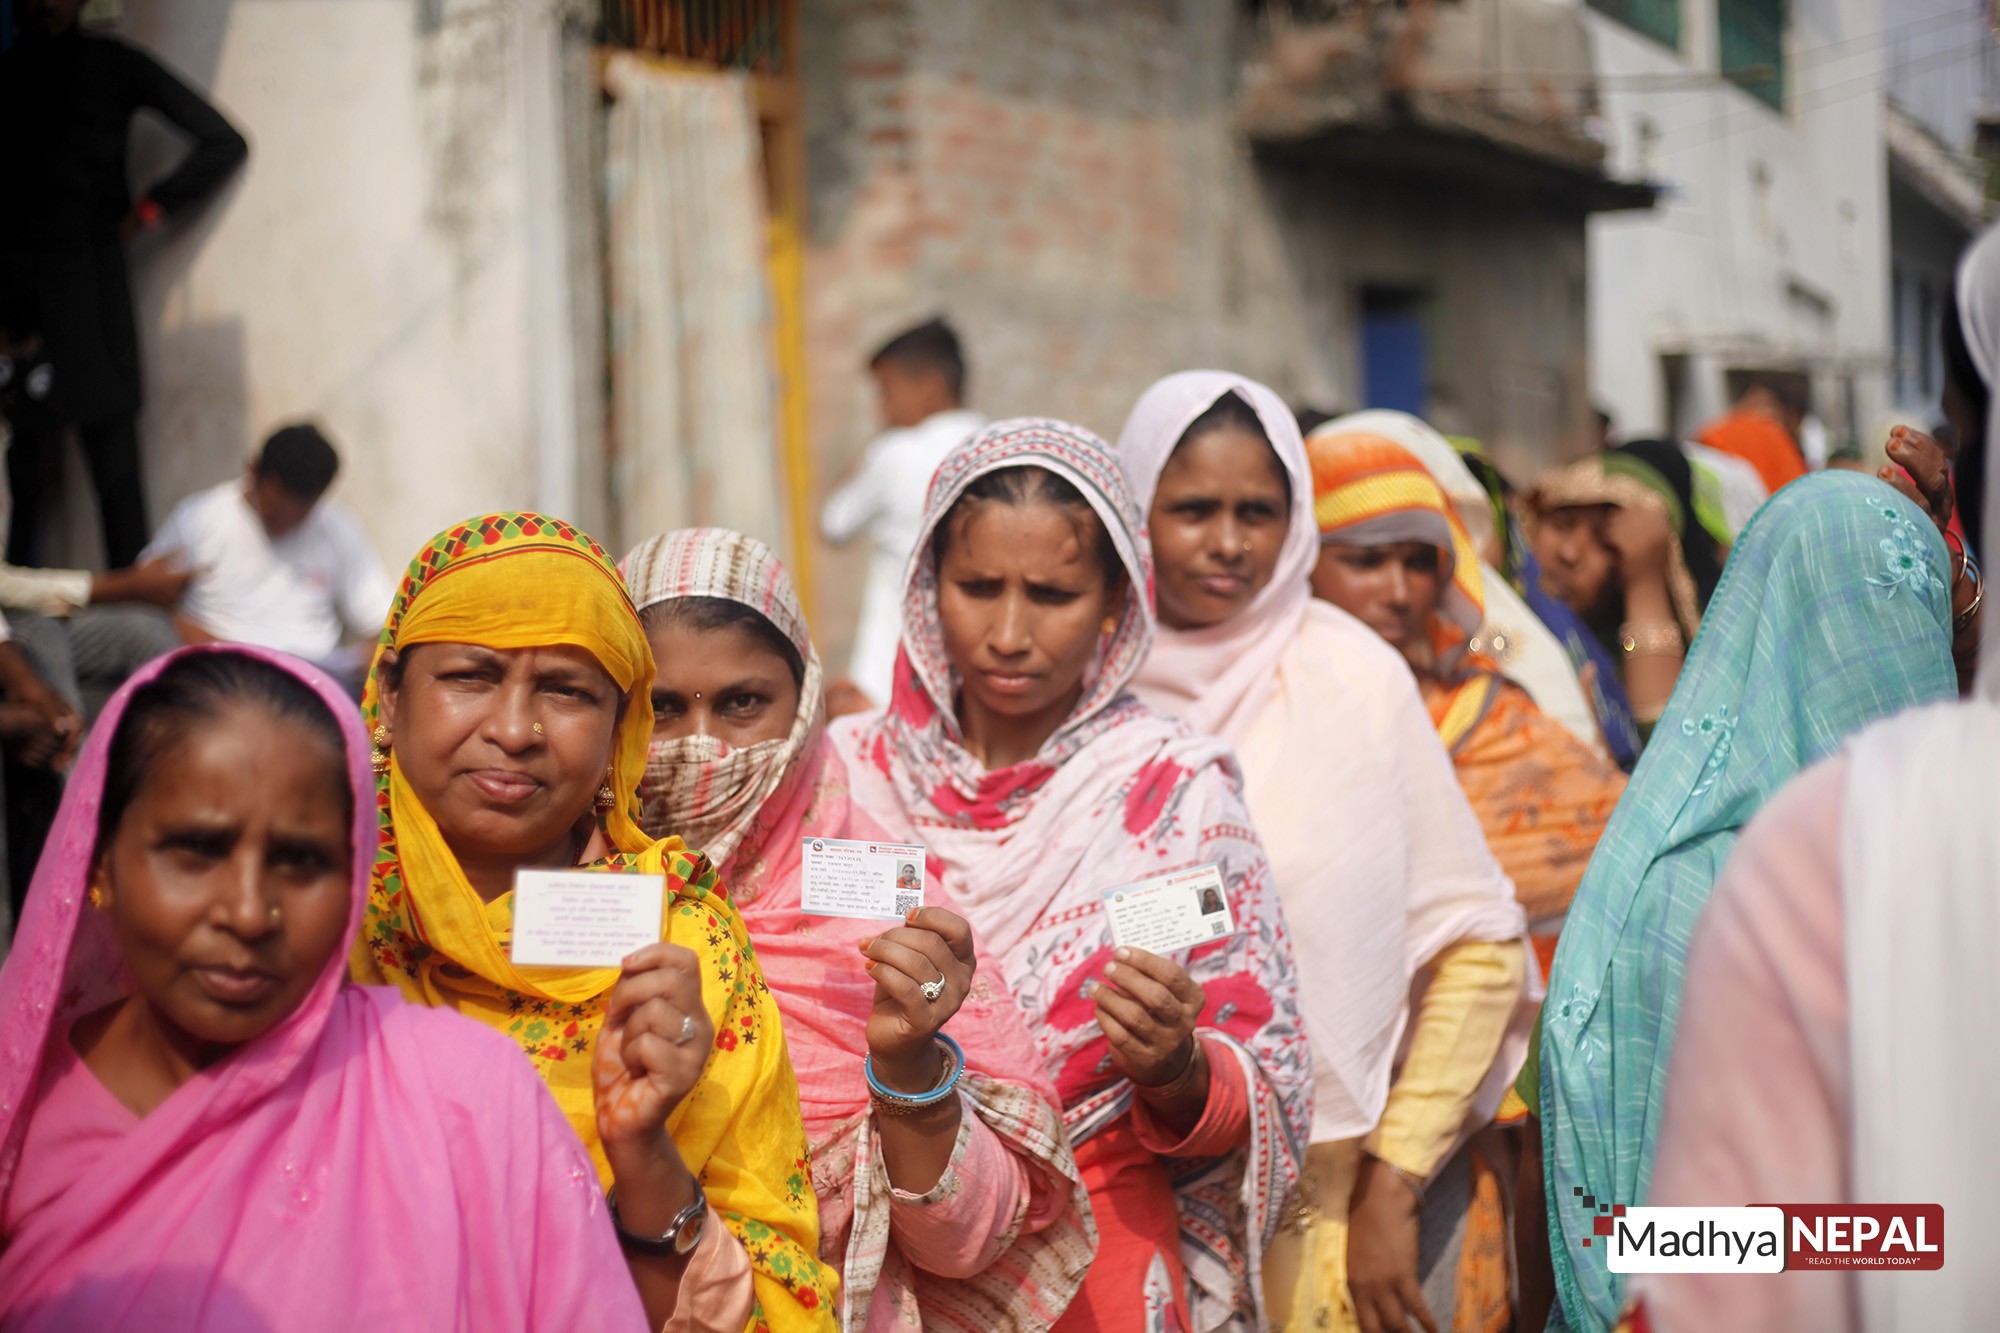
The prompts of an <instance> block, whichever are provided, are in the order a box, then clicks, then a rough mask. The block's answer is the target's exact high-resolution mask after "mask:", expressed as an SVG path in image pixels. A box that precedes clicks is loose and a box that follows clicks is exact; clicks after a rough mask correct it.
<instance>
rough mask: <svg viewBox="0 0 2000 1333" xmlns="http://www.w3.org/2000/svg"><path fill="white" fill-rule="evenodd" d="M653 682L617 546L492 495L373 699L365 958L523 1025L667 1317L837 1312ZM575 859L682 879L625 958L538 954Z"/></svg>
mask: <svg viewBox="0 0 2000 1333" xmlns="http://www.w3.org/2000/svg"><path fill="white" fill-rule="evenodd" d="M652 680H653V655H652V650H651V648H650V647H649V646H648V644H647V641H646V635H645V632H644V631H643V630H642V629H641V628H640V625H639V616H638V613H637V612H636V611H634V610H633V609H632V602H631V599H630V598H629V597H628V596H627V595H626V592H625V585H624V584H623V582H621V581H620V579H619V577H618V570H617V568H616V566H614V565H613V564H612V562H611V560H610V558H609V557H608V556H606V555H605V554H604V552H603V551H602V550H600V549H599V548H598V546H597V544H596V543H595V542H593V541H592V540H591V539H590V538H589V537H587V536H585V535H584V534H583V533H581V532H579V531H577V530H576V529H575V528H574V527H572V526H570V525H569V524H567V523H564V522H561V521H560V520H557V519H551V518H546V517H543V516H542V515H539V514H489V515H486V516H484V517H481V518H476V519H472V520H469V521H467V522H465V523H462V524H460V525H458V526H457V527H454V528H450V529H448V530H446V531H445V532H442V533H440V534H439V535H438V536H437V537H436V538H434V539H433V540H432V541H431V542H429V543H428V544H427V545H426V546H425V547H424V548H423V549H422V550H421V551H419V552H418V553H417V557H416V559H415V560H413V561H412V562H411V564H410V568H409V572H408V574H407V575H406V576H405V577H404V579H403V584H402V587H401V588H400V589H399V590H398V592H397V594H396V599H395V601H394V603H393V604H392V605H391V607H390V611H389V619H388V623H387V624H386V625H385V626H384V628H383V631H382V640H381V645H380V647H379V648H378V649H377V651H376V656H375V663H374V666H373V667H372V669H371V670H370V672H369V676H368V687H367V692H366V694H365V696H364V699H363V704H362V710H363V714H364V717H365V720H366V722H367V724H368V726H369V727H370V728H371V740H372V742H373V745H374V754H373V762H374V767H375V773H376V806H377V810H378V812H379V818H380V821H381V844H380V847H379V849H378V851H377V853H376V857H375V866H374V881H373V885H372V888H371V891H370V893H369V897H368V907H367V913H366V916H365V919H364V921H363V923H362V931H361V938H360V939H359V941H358V942H357V943H356V945H355V948H354V953H353V957H352V962H351V970H352V973H353V975H354V978H355V979H356V980H357V981H361V982H365V983H371V984H381V985H391V986H395V987H396V988H397V989H399V990H401V991H402V992H403V994H404V996H405V997H406V998H407V999H409V1000H411V1001H412V1002H414V1003H418V1004H428V1005H440V1006H445V1007H449V1008H452V1009H456V1010H457V1011H458V1012H460V1013H462V1014H465V1015H467V1016H469V1017H472V1018H475V1019H478V1020H479V1021H480V1022H482V1023H485V1024H487V1025H488V1026H490V1027H492V1028H495V1029H497V1030H498V1031H501V1032H504V1033H506V1034H507V1035H508V1036H509V1037H511V1038H512V1039H513V1040H514V1041H515V1042H516V1043H517V1044H518V1045H519V1046H520V1048H521V1050H522V1052H523V1053H524V1054H525V1055H526V1056H527V1058H528V1059H530V1060H531V1061H532V1062H533V1064H534V1066H535V1069H536V1071H537V1072H538V1073H540V1075H541V1076H542V1080H543V1082H545V1083H546V1084H547V1085H548V1087H549V1090H550V1091H551V1092H552V1093H554V1094H555V1098H556V1102H557V1104H558V1105H559V1106H560V1107H561V1108H562V1109H563V1111H564V1113H565V1114H566V1115H567V1116H568V1118H569V1121H570V1123H571V1124H572V1125H573V1126H575V1128H576V1131H577V1133H578V1134H579V1135H580V1136H581V1137H582V1139H583V1141H584V1144H585V1145H586V1146H587V1147H588V1148H589V1149H590V1153H591V1157H592V1158H593V1160H594V1163H595V1166H596V1169H597V1176H598V1182H601V1183H602V1184H603V1185H604V1186H606V1187H609V1196H608V1198H607V1199H606V1203H607V1206H608V1207H609V1211H610V1214H611V1219H612V1222H613V1224H614V1226H615V1227H616V1228H617V1231H618V1237H619V1240H620V1242H621V1244H622V1245H623V1246H624V1249H625V1253H626V1259H627V1262H628V1264H629V1266H630V1268H631V1272H632V1275H633V1277H634V1279H635V1280H636V1281H637V1283H638V1287H639V1293H640V1296H641V1298H642V1300H643V1301H644V1304H645V1307H646V1311H647V1314H648V1316H649V1317H650V1319H651V1321H652V1323H653V1325H654V1326H655V1327H660V1326H662V1325H664V1326H666V1327H669V1328H673V1329H682V1328H688V1329H693V1328H701V1329H725V1328H726V1329H743V1328H746V1327H749V1326H750V1325H751V1324H752V1323H753V1321H755V1322H757V1324H758V1326H759V1327H768V1328H770V1329H771V1330H773V1333H787V1331H788V1330H804V1329H830V1328H832V1327H834V1320H835V1309H836V1302H837V1300H838V1292H837V1287H838V1279H837V1277H836V1276H835V1274H834V1272H833V1271H832V1270H831V1269H830V1268H827V1267H825V1266H824V1265H822V1264H821V1263H820V1262H819V1261H818V1258H817V1250H818V1245H819V1215H818V1207H817V1205H816V1203H815V1201H814V1198H813V1192H812V1185H811V1182H810V1181H809V1180H808V1178H807V1159H806V1138H805V1129H804V1126H803V1124H802V1123H801V1120H800V1115H799V1096H798V1086H797V1083H796V1082H795V1081H794V1079H793V1075H792V1067H791V1062H790V1061H789V1059H788V1058H787V1057H786V1053H785V1043H784V1037H783V1034H782V1032H781V1031H780V1028H779V1020H778V1009H777V1005H776V1003H775V1001H774V1000H773V999H772V996H771V993H770V991H769V990H768V989H767V988H766V986H765V984H764V977H763V973H762V971H761V969H760V968H759V966H758V962H757V954H756V950H755V949H754V948H753V946H752V945H751V942H750V938H749V936H748V935H747V934H746V933H745V931H744V929H743V923H742V921H741V920H740V919H739V918H738V916H737V914H736V911H735V909H734V908H733V907H732V906H731V905H730V903H729V900H728V897H727V895H726V893H725V892H724V890H723V887H722V884H721V882H720V881H719V880H718V879H717V877H716V873H715V870H714V867H713V866H711V865H710V864H709V863H708V861H707V860H706V859H704V858H703V857H701V856H700V855H699V854H698V853H695V852H692V851H689V850H688V849H687V848H686V847H685V846H684V845H683V844H682V843H681V842H680V841H678V840H677V839H674V838H667V839H664V840H657V841H656V840H655V839H653V838H650V837H648V836H647V835H646V834H645V833H644V832H643V831H642V830H641V829H640V827H639V825H638V823H637V822H636V821H635V819H634V817H633V816H634V814H635V812H636V808H637V802H636V800H635V793H636V792H637V791H638V787H639V780H640V776H641V774H642V773H643V771H644V769H645V766H646V748H647V742H648V741H649V739H650V738H651V735H652V731H653V709H652V700H651V685H652ZM575 869H583V870H587V871H591V872H608V873H624V874H630V875H632V876H633V877H634V879H633V880H632V881H629V882H631V883H634V884H636V885H643V886H650V888H651V890H652V892H653V893H655V894H657V893H658V892H659V885H660V883H661V880H662V879H664V882H665V887H666V897H665V899H664V903H663V906H662V909H661V916H662V919H661V920H660V922H659V926H658V931H657V934H656V935H655V936H654V937H653V941H652V942H651V943H648V944H645V945H643V946H642V947H637V948H635V949H634V950H633V951H632V952H630V953H629V954H626V955H625V956H624V957H623V962H622V966H621V965H619V964H616V963H614V964H612V965H609V966H567V967H552V966H527V965H525V964H522V965H517V964H516V963H515V962H514V961H513V958H514V954H515V953H516V952H518V951H520V949H521V946H522V940H521V939H520V938H517V931H516V926H517V920H518V918H519V916H523V915H525V914H526V913H527V912H528V910H529V905H530V904H529V902H528V900H525V899H523V898H522V897H521V895H520V893H518V892H517V888H519V889H523V890H525V889H526V888H527V887H529V885H530V883H531V881H532V880H535V876H536V875H537V873H538V872H548V871H552V870H553V871H566V870H575ZM641 877H643V878H641ZM565 878H567V879H569V880H578V879H581V880H582V881H583V882H584V884H585V885H586V886H587V885H591V884H603V883H610V881H598V880H594V879H593V878H592V877H591V876H589V875H585V876H577V875H573V874H572V875H568V876H566V877H565ZM535 882H537V883H539V882H540V881H535ZM641 924H642V925H644V923H643V922H642V923H641ZM521 933H522V934H526V933H527V932H526V928H525V925H524V926H523V929H522V931H521ZM648 933H650V932H648ZM545 943H546V941H539V940H538V941H537V945H538V946H539V945H541V944H545ZM598 1182H591V1181H588V1180H584V1181H580V1182H578V1183H579V1184H580V1185H582V1186H585V1187H589V1188H596V1186H597V1183H598ZM523 1280H524V1281H527V1280H530V1279H529V1278H528V1277H526V1276H524V1277H523Z"/></svg>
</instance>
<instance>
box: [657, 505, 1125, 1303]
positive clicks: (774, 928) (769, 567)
mask: <svg viewBox="0 0 2000 1333" xmlns="http://www.w3.org/2000/svg"><path fill="white" fill-rule="evenodd" d="M620 572H621V573H623V574H624V576H625V581H626V585H627V586H628V587H629V588H630V589H631V592H632V601H633V604H634V605H635V606H636V607H637V608H638V610H639V618H640V620H641V622H642V623H644V625H645V626H646V632H647V636H648V638H649V639H651V641H652V644H653V659H654V662H655V664H656V667H655V675H654V684H653V716H654V729H653V742H652V748H651V752H650V754H649V756H648V759H647V764H646V775H645V778H644V779H643V780H642V781H641V783H640V786H639V797H640V804H641V812H640V821H641V824H642V826H643V827H644V828H645V830H646V832H648V833H649V834H652V835H654V836H656V837H665V836H667V835H668V834H679V835H680V836H681V837H682V838H684V839H685V840H686V841H687V842H688V844H689V845H690V846H693V847H699V848H701V849H702V850H703V851H704V852H706V853H707V855H708V856H709V858H710V860H711V861H713V862H714V863H715V865H716V866H717V867H718V868H719V869H720V871H721V873H722V875H723V877H724V878H725V880H726V881H727V882H728V883H729V885H730V892H731V897H732V898H733V900H734V901H735V903H736V906H737V910H738V911H739V912H740V913H741V914H742V916H743V923H744V925H745V926H747V927H748V928H749V931H750V936H751V939H752V940H753V941H754V943H755V944H756V946H757V955H758V957H759V958H760V959H762V960H763V963H764V975H765V978H766V980H767V983H768V984H769V986H770V987H771V990H772V993H773V994H774V995H776V997H777V1000H778V1009H779V1012H780V1013H781V1014H782V1015H783V1017H784V1027H785V1044H786V1047H787V1049H789V1050H790V1052H791V1056H792V1067H793V1068H794V1069H795V1070H796V1071H797V1073H798V1078H799V1092H800V1097H801V1101H802V1104H803V1109H804V1111H805V1121H806V1133H807V1136H808V1138H809V1140H810V1142H811V1144H812V1167H813V1188H814V1190H815V1192H816V1193H817V1194H818V1196H819V1206H820V1226H821V1231H820V1237H821V1239H820V1253H821V1257H822V1259H824V1260H825V1262H827V1263H828V1264H831V1265H833V1266H834V1267H835V1268H837V1269H839V1270H841V1296H842V1299H843V1301H844V1303H845V1304H844V1307H843V1309H842V1311H841V1326H842V1327H843V1328H848V1329H853V1330H857V1333H858V1331H859V1330H887V1329H892V1328H896V1327H899V1326H901V1327H910V1326H913V1325H917V1324H921V1326H922V1327H924V1328H925V1329H929V1330H932V1331H933V1333H938V1331H939V1330H944V1331H948V1333H949V1331H960V1330H962V1331H963V1333H996V1331H998V1330H1012V1329H1042V1328H1047V1327H1048V1326H1049V1325H1050V1324H1052V1323H1053V1322H1054V1321H1055V1319H1056V1318H1057V1317H1058V1316H1059V1315H1060V1314H1061V1313H1062V1311H1063V1309H1064V1308H1065V1307H1066V1306H1067V1305H1068V1304H1069V1302H1070V1298H1071V1297H1072V1296H1073V1295H1074V1294H1075V1292H1076V1290H1077V1288H1078V1287H1079V1286H1080V1285H1081V1284H1082V1282H1083V1274H1084V1270H1085V1268H1086V1267H1088V1265H1089V1263H1090V1259H1091V1255H1092V1254H1093V1252H1094V1251H1095V1249H1096V1235H1095V1232H1094V1231H1093V1230H1092V1228H1091V1224H1090V1220H1089V1218H1090V1209H1089V1204H1088V1202H1087V1200H1086V1196H1085V1194H1084V1190H1083V1186H1082V1184H1081V1182H1080V1181H1079V1180H1078V1177H1077V1170H1076V1163H1075V1161H1074V1159H1073V1158H1072V1156H1071V1154H1070V1150H1069V1141H1068V1139H1067V1138H1066V1137H1065V1135H1064V1133H1063V1126H1062V1115H1061V1112H1060V1110H1059V1109H1058V1108H1059V1104H1058V1103H1057V1101H1056V1094H1055V1089H1054V1087H1053V1086H1052V1085H1051V1084H1050V1082H1049V1080H1048V1078H1047V1076H1046V1075H1045V1074H1044V1073H1043V1071H1042V1068H1041V1064H1040V1061H1039V1060H1038V1059H1037V1058H1036V1054H1035V1047H1034V1043H1033V1041H1032V1040H1031V1039H1030V1038H1029V1036H1028V1033H1027V1029H1026V1027H1025V1026H1023V1024H1022V1022H1021V1016H1020V1014H1019V1012H1018V1011H1017V1010H1016V1008H1015V1006H1014V998H1013V996H1012V995H1011V994H1010V993H1009V992H1008V990H1007V987H1006V985H1005V983H1004V982H1002V981H1001V979H1000V975H999V969H998V967H996V966H995V965H994V964H993V961H992V960H991V959H989V958H983V957H980V956H978V953H977V951H976V949H975V948H974V945H973V941H972V934H971V930H970V928H969V927H968V926H967V925H966V922H965V919H964V917H963V916H962V915H960V914H959V912H958V911H957V910H956V909H955V908H954V906H953V903H952V900H951V899H950V897H949V896H947V894H946V893H945V891H944V889H943V888H942V887H941V886H940V885H939V884H938V883H937V881H936V879H935V878H934V877H928V882H926V878H927V877H923V876H921V875H920V874H919V870H918V867H917V865H916V863H915V861H914V859H913V860H912V862H911V863H910V864H908V865H907V866H899V867H898V881H897V883H898V887H899V888H902V887H904V886H905V884H906V882H907V884H908V885H909V886H910V887H913V888H918V889H920V891H921V893H922V898H923V906H922V907H921V908H920V909H919V910H918V911H915V912H912V913H911V914H910V916H909V918H908V920H907V921H906V922H904V923H903V924H901V925H898V924H896V923H895V922H893V921H868V920H862V919H856V918H849V917H834V916H824V915H808V914H807V913H806V911H805V909H804V907H803V905H802V904H801V901H800V868H801V867H800V863H801V860H802V848H803V846H804V844H805V841H806V840H807V839H809V838H845V839H850V840H855V841H861V842H890V841H893V839H892V837H891V835H890V834H889V832H888V831H887V830H886V829H884V828H882V827H881V826H880V825H879V824H877V823H876V822H875V821H874V820H872V819H870V818H869V817H868V816H867V815H866V814H864V813H863V812H862V811H860V810H859V809H857V808H856V807H855V805H854V803H853V802H852V801H851V800H850V799H849V796H848V781H847V767H846V765H845V764H843V763H842V762H841V760H840V757H839V756H838V755H836V754H835V753H834V751H833V745H832V743H831V742H830V741H828V740H827V738H826V708H825V700H824V697H823V683H824V676H823V674H822V672H821V669H820V661H819V654H818V653H817V652H816V651H814V648H813V643H812V636H811V634H810V633H809V632H808V631H807V629H806V621H805V612H804V609H803V608H802V607H801V606H800V605H799V601H798V595H797V593H795V592H794V591H793V589H792V580H791V576H790V575H789V574H788V573H787V572H786V571H785V567H784V565H783V564H782V563H781V562H780V561H779V560H778V558H777V556H775V555H774V554H772V552H771V551H770V549H769V548H768V547H766V546H765V545H764V544H763V543H762V542H760V541H758V540H757V539H756V538H754V537H746V536H744V535H743V534H741V533H737V532H728V531H724V530H721V529H716V528H696V529H689V530H686V531H682V532H673V533H668V534H666V535H664V536H660V537H654V538H652V539H650V540H648V541H646V542H643V543H641V544H640V545H639V546H638V547H637V548H636V549H634V550H633V551H632V553H631V554H629V555H627V556H626V557H625V559H624V561H623V562H622V564H621V566H620ZM940 981H942V982H943V984H942V985H939V984H938V982H940ZM926 982H929V983H931V984H932V985H933V986H934V987H935V989H936V990H937V997H936V998H935V999H932V998H930V997H929V995H928V993H927V992H925V991H924V990H923V989H922V987H923V985H924V983H926ZM947 1020H949V1022H950V1036H951V1037H952V1038H954V1039H955V1041H956V1042H957V1044H958V1046H959V1047H960V1048H961V1049H962V1050H963V1052H964V1056H963V1062H962V1066H963V1074H962V1076H961V1077H959V1078H958V1081H957V1086H956V1090H955V1094H954V1095H951V1096H948V1097H943V1098H939V1099H938V1100H937V1101H936V1102H935V1103H934V1104H933V1105H930V1106H928V1107H924V1108H919V1109H917V1110H916V1111H914V1112H912V1111H911V1109H910V1108H908V1107H905V1106H902V1105H899V1104H898V1102H897V1099H896V1098H895V1097H894V1095H893V1093H894V1091H895V1090H896V1089H898V1088H899V1087H901V1088H906V1089H907V1090H909V1091H913V1092H919V1093H921V1092H923V1091H925V1090H928V1089H932V1088H934V1087H935V1085H936V1084H937V1083H938V1082H939V1079H940V1075H945V1076H947V1077H949V1074H948V1069H941V1068H940V1067H939V1065H940V1063H941V1062H942V1063H944V1064H946V1065H947V1066H948V1065H949V1063H950V1060H949V1058H947V1057H941V1056H940V1055H939V1053H938V1052H939V1050H940V1049H941V1048H940V1046H939V1043H937V1042H936V1041H935V1037H936V1035H937V1034H938V1033H939V1031H940V1030H941V1029H942V1028H943V1027H944V1025H945V1023H946V1021H947ZM864 1061H866V1062H867V1064H866V1065H864ZM903 1066H910V1070H909V1072H908V1073H907V1074H903V1073H902V1068H903ZM869 1069H872V1070H873V1072H874V1075H875V1077H876V1079H877V1081H879V1082H882V1083H883V1084H884V1086H885V1087H887V1088H889V1089H890V1090H891V1095H889V1096H887V1097H884V1096H881V1095H875V1094H871V1091H870V1087H869V1082H868V1073H867V1071H868V1070H869ZM899 1077H900V1078H901V1079H902V1080H903V1081H901V1082H899V1081H898V1080H899Z"/></svg>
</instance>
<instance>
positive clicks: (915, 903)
mask: <svg viewBox="0 0 2000 1333" xmlns="http://www.w3.org/2000/svg"><path fill="white" fill-rule="evenodd" d="M923 905H924V895H923V894H921V893H899V894H897V895H896V915H897V916H908V915H909V914H910V913H912V912H914V911H916V910H917V909H918V908H919V907H922V906H923Z"/></svg>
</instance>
